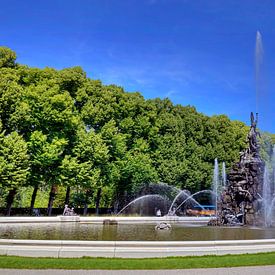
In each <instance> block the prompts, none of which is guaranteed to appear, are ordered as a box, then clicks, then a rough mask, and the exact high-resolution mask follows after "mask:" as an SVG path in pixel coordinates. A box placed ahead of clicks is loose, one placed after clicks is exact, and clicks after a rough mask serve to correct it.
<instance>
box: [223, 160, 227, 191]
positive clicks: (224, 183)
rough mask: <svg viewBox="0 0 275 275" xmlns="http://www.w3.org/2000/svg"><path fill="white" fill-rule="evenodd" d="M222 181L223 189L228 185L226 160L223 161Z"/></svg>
mask: <svg viewBox="0 0 275 275" xmlns="http://www.w3.org/2000/svg"><path fill="white" fill-rule="evenodd" d="M222 183H223V189H225V187H226V168H225V162H223V163H222Z"/></svg>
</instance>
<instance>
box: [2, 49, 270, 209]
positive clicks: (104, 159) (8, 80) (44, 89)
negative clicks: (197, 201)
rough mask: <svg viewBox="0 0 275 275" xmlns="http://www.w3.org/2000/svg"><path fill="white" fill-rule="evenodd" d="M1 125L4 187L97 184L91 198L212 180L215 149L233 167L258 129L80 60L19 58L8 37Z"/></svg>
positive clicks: (195, 186)
mask: <svg viewBox="0 0 275 275" xmlns="http://www.w3.org/2000/svg"><path fill="white" fill-rule="evenodd" d="M0 125H1V133H0V186H1V188H2V193H3V192H4V193H5V192H6V194H8V192H9V190H10V189H11V188H20V186H27V187H30V188H42V187H43V188H46V189H47V188H48V189H50V188H51V192H53V193H54V194H56V192H58V191H57V190H58V188H59V189H60V190H62V188H63V189H64V188H68V187H69V188H71V189H73V190H74V191H73V192H74V193H78V194H86V195H87V194H88V195H89V200H87V201H86V202H85V203H90V204H92V205H96V204H98V205H101V206H106V207H109V206H111V205H114V204H115V203H116V201H117V200H121V201H127V200H128V199H129V198H132V197H133V196H135V194H137V193H138V192H139V190H140V189H142V188H144V187H145V186H146V185H148V184H149V183H152V182H166V183H167V184H169V185H173V186H176V187H179V188H182V189H188V190H190V191H191V192H195V191H198V190H201V189H207V188H209V187H210V186H211V181H212V168H213V162H214V159H215V158H218V159H219V160H220V161H224V162H226V164H227V167H230V166H231V164H232V163H233V162H234V161H236V160H237V159H238V158H239V152H240V151H241V150H243V149H244V148H245V146H246V133H247V131H248V127H247V126H246V125H245V124H243V123H242V122H239V121H231V120H230V119H229V118H228V117H227V116H226V115H216V116H212V117H209V116H206V115H204V114H202V113H199V112H197V111H196V109H195V107H192V106H182V105H174V104H173V103H172V102H171V101H170V100H169V99H168V98H165V99H160V98H155V99H149V100H145V99H144V98H143V96H142V95H141V94H140V93H139V92H135V93H129V92H125V91H124V89H123V88H122V87H119V86H116V85H104V84H102V83H101V81H100V80H94V79H91V78H89V77H87V75H86V73H85V72H84V71H83V70H82V69H81V68H80V67H73V68H66V69H63V70H55V69H53V68H44V69H38V68H30V67H28V66H26V65H21V64H17V63H16V54H15V53H14V52H13V51H12V50H10V49H8V48H6V47H0ZM272 139H273V142H274V135H273V136H272ZM53 193H52V194H53ZM7 196H8V195H7ZM54 196H55V195H54ZM54 196H53V197H52V198H54ZM101 198H102V200H101Z"/></svg>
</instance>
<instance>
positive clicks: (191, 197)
mask: <svg viewBox="0 0 275 275" xmlns="http://www.w3.org/2000/svg"><path fill="white" fill-rule="evenodd" d="M206 192H212V191H211V190H202V191H199V192H197V193H194V194H192V195H188V194H187V193H186V192H185V191H181V193H179V194H178V195H177V196H176V197H175V199H174V200H173V202H172V203H171V206H170V208H169V211H168V213H171V212H174V214H175V212H176V211H177V210H179V209H180V208H181V207H182V205H183V204H184V203H186V202H187V201H189V200H191V202H193V203H194V204H196V205H197V206H198V207H200V208H201V209H204V207H203V206H202V205H201V204H200V203H199V202H198V201H197V200H195V199H194V198H193V197H194V196H195V195H198V194H200V193H206ZM182 194H183V195H185V199H184V200H183V201H182V202H181V203H180V204H179V205H178V206H177V207H176V209H174V210H173V208H174V205H175V203H176V201H177V200H178V198H179V197H180V196H181V195H182Z"/></svg>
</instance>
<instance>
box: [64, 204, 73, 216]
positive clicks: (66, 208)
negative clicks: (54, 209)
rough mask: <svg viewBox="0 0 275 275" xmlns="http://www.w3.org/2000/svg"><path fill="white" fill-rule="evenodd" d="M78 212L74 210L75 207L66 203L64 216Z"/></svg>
mask: <svg viewBox="0 0 275 275" xmlns="http://www.w3.org/2000/svg"><path fill="white" fill-rule="evenodd" d="M75 215H76V213H75V212H74V208H73V207H72V208H70V207H68V204H65V208H64V211H63V216H75Z"/></svg>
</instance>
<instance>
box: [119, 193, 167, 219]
mask: <svg viewBox="0 0 275 275" xmlns="http://www.w3.org/2000/svg"><path fill="white" fill-rule="evenodd" d="M165 202H166V199H165V198H164V197H163V196H161V195H158V194H152V195H144V196H141V197H139V198H136V199H134V200H133V201H131V202H129V203H128V204H127V205H126V206H124V207H123V208H122V209H121V210H120V211H119V212H118V213H117V215H120V214H122V213H124V212H126V210H127V209H129V210H130V208H131V207H135V208H138V209H139V212H140V214H143V213H142V212H144V213H145V214H147V213H148V212H149V210H150V209H144V208H152V207H153V208H160V207H162V204H163V203H164V204H165ZM146 210H147V211H146Z"/></svg>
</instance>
